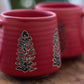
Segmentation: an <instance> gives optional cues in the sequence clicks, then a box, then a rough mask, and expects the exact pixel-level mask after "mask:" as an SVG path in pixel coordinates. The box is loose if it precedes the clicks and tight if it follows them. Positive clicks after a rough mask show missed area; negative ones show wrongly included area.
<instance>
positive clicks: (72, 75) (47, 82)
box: [0, 55, 84, 84]
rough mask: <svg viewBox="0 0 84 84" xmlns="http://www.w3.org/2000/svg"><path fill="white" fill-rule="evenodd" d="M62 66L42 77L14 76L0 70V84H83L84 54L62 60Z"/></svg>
mask: <svg viewBox="0 0 84 84" xmlns="http://www.w3.org/2000/svg"><path fill="white" fill-rule="evenodd" d="M62 65H63V66H62V68H61V69H60V70H58V71H57V72H55V73H53V74H51V75H49V76H48V77H46V78H43V79H32V80H30V79H27V78H26V79H23V78H14V77H11V76H8V75H6V74H4V73H2V72H0V84H84V55H82V56H80V57H77V58H75V59H70V60H67V61H66V60H63V64H62Z"/></svg>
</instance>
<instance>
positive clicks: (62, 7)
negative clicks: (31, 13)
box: [36, 2, 83, 58]
mask: <svg viewBox="0 0 84 84" xmlns="http://www.w3.org/2000/svg"><path fill="white" fill-rule="evenodd" d="M36 9H37V10H49V11H53V12H55V13H56V14H57V19H58V28H59V36H60V45H61V51H62V52H61V54H62V58H72V57H76V56H79V55H81V54H82V53H83V46H82V45H83V42H82V41H83V40H82V36H81V26H82V25H81V23H82V17H81V16H82V7H80V6H78V5H73V4H70V3H67V2H65V3H63V2H47V3H40V4H37V6H36Z"/></svg>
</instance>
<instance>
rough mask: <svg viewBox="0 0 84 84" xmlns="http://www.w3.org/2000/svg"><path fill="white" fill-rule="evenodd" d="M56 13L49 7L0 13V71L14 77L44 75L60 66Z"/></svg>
mask: <svg viewBox="0 0 84 84" xmlns="http://www.w3.org/2000/svg"><path fill="white" fill-rule="evenodd" d="M56 18H57V16H56V14H55V13H53V12H50V11H39V10H11V11H7V12H3V13H1V20H0V26H1V27H2V29H3V31H4V32H3V41H2V49H1V57H0V67H1V71H2V72H4V73H6V74H8V75H12V76H17V77H37V76H45V75H48V74H50V73H53V72H55V71H57V70H58V69H59V68H60V67H61V57H60V47H59V37H58V28H57V20H56Z"/></svg>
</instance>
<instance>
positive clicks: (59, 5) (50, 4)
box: [36, 2, 82, 10]
mask: <svg viewBox="0 0 84 84" xmlns="http://www.w3.org/2000/svg"><path fill="white" fill-rule="evenodd" d="M36 8H47V9H58V10H59V9H78V8H82V7H81V6H78V5H74V4H71V3H68V2H46V3H40V4H38V5H37V6H36Z"/></svg>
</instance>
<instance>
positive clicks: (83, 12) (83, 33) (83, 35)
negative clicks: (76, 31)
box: [81, 10, 84, 49]
mask: <svg viewBox="0 0 84 84" xmlns="http://www.w3.org/2000/svg"><path fill="white" fill-rule="evenodd" d="M81 16H82V30H81V34H82V44H83V43H84V32H83V31H84V19H83V18H84V10H83V11H82V15H81ZM83 49H84V46H83Z"/></svg>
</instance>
